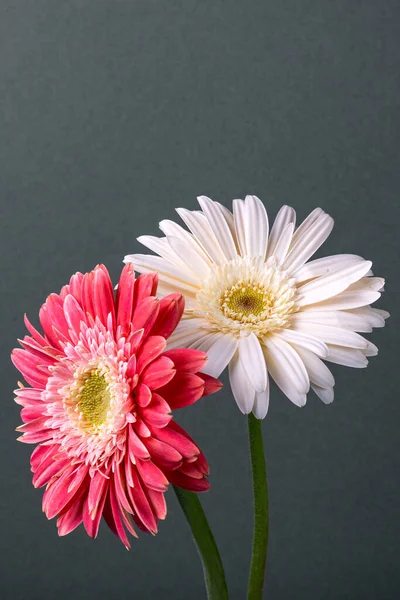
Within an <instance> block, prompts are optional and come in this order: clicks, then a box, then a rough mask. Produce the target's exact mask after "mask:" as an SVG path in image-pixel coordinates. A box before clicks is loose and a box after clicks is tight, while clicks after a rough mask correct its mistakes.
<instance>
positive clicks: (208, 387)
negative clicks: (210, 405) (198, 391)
mask: <svg viewBox="0 0 400 600" xmlns="http://www.w3.org/2000/svg"><path fill="white" fill-rule="evenodd" d="M197 375H198V377H201V379H202V380H203V381H204V391H203V396H209V395H210V394H215V393H216V392H219V390H220V389H221V388H222V381H219V379H215V377H211V375H206V374H205V373H197Z"/></svg>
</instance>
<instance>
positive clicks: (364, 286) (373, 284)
mask: <svg viewBox="0 0 400 600" xmlns="http://www.w3.org/2000/svg"><path fill="white" fill-rule="evenodd" d="M384 285H385V280H384V279H383V277H363V278H362V279H360V281H357V282H356V283H353V284H352V285H351V286H350V287H349V290H351V291H353V290H372V291H374V292H382V291H383V286H384Z"/></svg>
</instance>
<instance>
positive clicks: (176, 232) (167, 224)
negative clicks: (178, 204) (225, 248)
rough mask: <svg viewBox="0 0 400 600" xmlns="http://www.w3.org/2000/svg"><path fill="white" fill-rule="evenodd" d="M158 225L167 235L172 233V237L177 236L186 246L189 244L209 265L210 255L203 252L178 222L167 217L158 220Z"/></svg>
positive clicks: (210, 262)
mask: <svg viewBox="0 0 400 600" xmlns="http://www.w3.org/2000/svg"><path fill="white" fill-rule="evenodd" d="M159 227H160V229H161V231H162V232H163V233H165V235H166V236H167V237H168V236H171V235H173V236H174V237H177V238H179V239H180V240H182V241H183V242H186V244H188V246H190V247H191V248H192V249H193V250H195V251H196V252H198V253H199V254H200V256H201V258H202V259H203V260H204V261H205V262H206V263H207V264H208V265H209V266H210V267H211V265H212V261H211V260H210V257H209V256H208V254H207V253H206V252H204V250H203V248H202V247H201V246H200V244H199V243H198V241H197V240H196V238H195V237H194V236H193V235H192V234H191V233H189V232H188V231H186V229H183V227H181V226H180V225H178V223H175V222H174V221H168V219H165V220H164V221H160V223H159Z"/></svg>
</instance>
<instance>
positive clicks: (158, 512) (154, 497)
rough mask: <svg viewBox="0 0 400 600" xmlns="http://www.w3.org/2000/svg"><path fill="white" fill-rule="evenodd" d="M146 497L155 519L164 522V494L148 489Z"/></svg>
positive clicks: (165, 510)
mask: <svg viewBox="0 0 400 600" xmlns="http://www.w3.org/2000/svg"><path fill="white" fill-rule="evenodd" d="M147 497H148V500H149V503H150V506H151V508H152V510H153V513H154V514H155V516H156V518H157V519H161V520H164V519H165V517H166V516H167V504H166V502H165V497H164V494H163V493H162V492H156V491H155V490H152V489H151V488H148V489H147Z"/></svg>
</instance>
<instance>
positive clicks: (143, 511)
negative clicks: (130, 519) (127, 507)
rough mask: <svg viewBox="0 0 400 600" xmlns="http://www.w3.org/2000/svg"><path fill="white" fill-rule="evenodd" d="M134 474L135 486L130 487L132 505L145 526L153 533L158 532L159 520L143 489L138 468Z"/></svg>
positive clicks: (133, 471) (134, 470)
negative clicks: (157, 520)
mask: <svg viewBox="0 0 400 600" xmlns="http://www.w3.org/2000/svg"><path fill="white" fill-rule="evenodd" d="M132 475H133V482H134V485H133V487H128V493H129V497H130V500H131V503H132V506H133V508H134V509H135V512H136V515H137V517H138V518H139V519H140V521H141V522H142V523H143V525H144V527H145V528H146V529H147V530H148V531H150V532H151V533H157V522H156V519H155V517H154V513H153V511H152V509H151V506H150V504H149V501H148V499H147V497H146V494H145V493H144V491H143V487H142V485H141V483H140V479H139V477H138V474H137V472H136V469H133V470H132Z"/></svg>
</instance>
